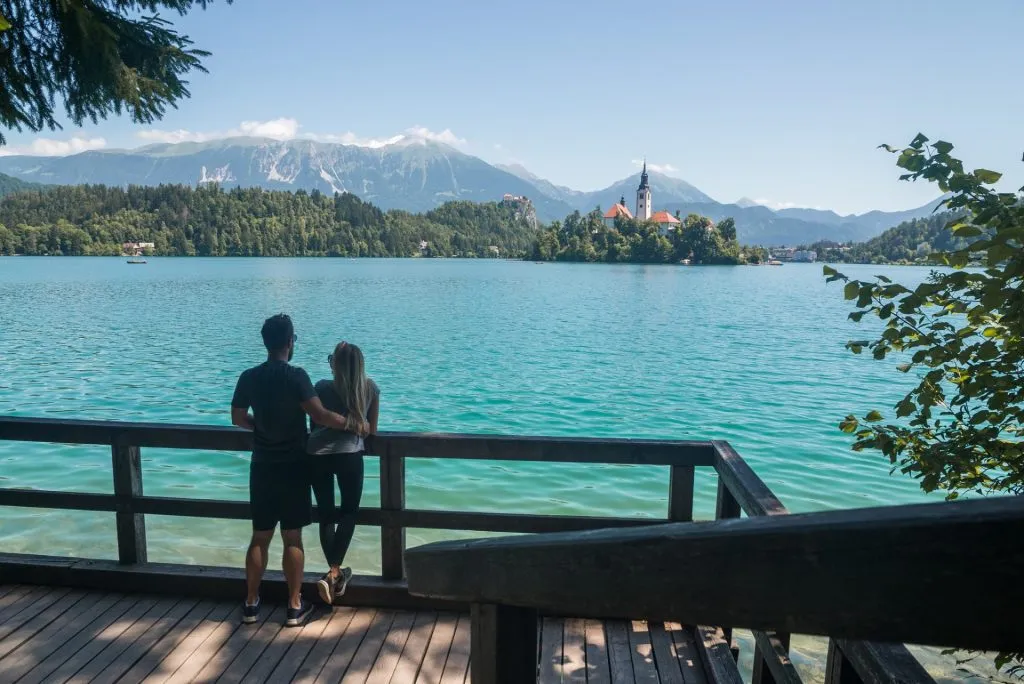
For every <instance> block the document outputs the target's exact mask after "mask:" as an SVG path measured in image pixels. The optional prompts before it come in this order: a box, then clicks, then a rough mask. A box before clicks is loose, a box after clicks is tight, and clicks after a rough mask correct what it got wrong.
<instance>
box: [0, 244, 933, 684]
mask: <svg viewBox="0 0 1024 684" xmlns="http://www.w3.org/2000/svg"><path fill="white" fill-rule="evenodd" d="M843 270H845V271H846V272H847V273H849V274H851V275H857V276H861V277H864V276H869V275H871V274H874V273H885V274H887V275H889V276H891V277H893V278H894V279H897V280H899V281H900V282H904V283H907V284H910V283H913V282H916V281H918V280H920V279H922V278H924V277H925V276H926V275H927V270H925V269H916V268H909V267H875V266H872V267H859V266H847V267H845V268H844V269H843ZM279 311H285V312H287V313H289V314H291V315H292V317H293V318H294V320H295V323H296V327H297V333H298V335H299V341H298V346H297V349H296V355H295V363H298V364H300V365H302V366H304V367H305V368H306V369H307V370H308V371H309V373H310V375H311V376H312V377H313V378H314V380H315V379H316V378H318V377H322V376H324V374H325V373H327V372H328V368H327V365H326V355H327V353H328V351H329V350H330V349H331V348H332V347H333V346H334V344H335V343H336V342H338V341H339V340H341V339H345V340H348V341H350V342H355V343H357V344H359V345H360V346H361V347H362V348H363V351H364V353H365V354H366V358H367V368H368V371H369V372H370V374H371V375H372V376H373V377H374V378H375V379H376V380H377V382H378V384H379V385H380V386H381V388H382V391H383V395H382V400H381V420H380V422H381V428H382V429H385V430H409V431H453V432H487V433H511V434H534V435H568V436H575V435H579V436H614V437H663V438H674V439H684V438H685V439H711V438H714V439H727V440H729V441H730V442H732V444H733V445H734V446H735V447H736V448H737V449H738V450H739V452H740V453H741V454H742V455H743V456H744V457H745V458H746V459H747V460H748V461H749V462H750V463H751V465H752V466H753V467H754V469H755V470H756V471H757V472H758V474H759V475H760V476H761V477H762V478H763V479H764V480H765V481H766V482H767V483H768V485H769V486H770V487H771V488H772V489H773V490H774V491H775V493H776V494H777V495H778V496H779V497H780V498H781V499H782V501H783V502H784V503H785V504H786V505H787V506H788V507H789V508H790V509H791V510H794V511H813V510H822V509H832V508H845V507H854V506H873V505H880V504H894V503H908V502H916V501H922V500H925V498H926V497H925V495H924V494H923V493H921V491H920V490H919V488H918V486H917V484H916V482H914V481H913V480H909V479H907V478H905V477H902V476H899V475H890V474H889V466H888V464H887V463H886V462H885V461H884V460H883V459H882V458H881V457H880V456H878V455H876V454H855V453H853V452H851V451H850V449H849V444H850V439H849V437H848V436H846V435H843V434H842V433H840V432H839V431H838V429H837V428H836V424H837V423H838V422H839V420H840V419H841V418H842V417H843V416H845V415H846V414H847V413H850V412H854V413H858V414H863V413H864V412H866V411H867V410H869V409H872V408H881V409H883V410H884V409H886V408H888V407H889V406H891V405H892V404H893V403H894V402H895V401H896V400H897V399H898V398H899V397H901V396H902V394H903V393H904V391H905V390H906V389H907V386H908V383H909V382H912V378H909V377H908V376H905V375H903V374H901V373H898V372H897V371H896V370H895V363H896V362H895V361H885V362H877V361H873V360H872V359H871V358H870V357H869V356H854V355H852V354H850V353H849V352H847V351H846V350H845V349H844V346H843V345H844V343H845V342H846V341H847V340H848V339H851V338H854V337H866V336H868V335H869V332H870V331H869V329H866V326H857V325H855V324H852V323H850V322H848V321H847V319H846V314H847V313H848V312H849V307H848V303H846V302H844V301H843V299H842V293H841V290H840V288H838V287H836V286H835V285H833V286H826V285H825V283H824V280H823V278H822V275H821V267H820V265H799V264H788V265H786V266H784V267H782V268H768V267H762V268H754V267H706V268H686V267H672V266H649V267H645V266H630V265H622V266H611V265H609V266H606V265H571V264H533V263H522V262H503V261H486V262H483V261H457V260H359V261H355V260H347V259H150V260H149V263H148V264H147V265H146V266H128V265H127V264H125V262H124V260H123V259H95V258H94V259H74V258H52V259H47V258H32V259H29V258H0V368H2V372H0V414H3V415H24V416H53V417H75V418H96V419H116V420H147V421H158V422H159V421H163V422H191V423H213V424H221V425H227V424H228V423H229V419H228V410H229V409H228V405H229V402H230V397H231V392H232V389H233V387H234V382H235V379H236V378H237V376H238V374H239V373H240V372H241V371H242V370H243V369H245V368H246V367H248V366H251V365H254V364H256V363H258V362H260V361H261V360H262V357H263V355H264V352H263V349H262V345H261V342H260V336H259V327H260V325H261V323H262V321H263V319H264V318H265V317H266V316H268V315H270V314H273V313H277V312H279ZM143 459H144V460H143V464H144V465H143V467H144V473H145V490H146V492H147V493H149V494H156V495H166V496H196V497H217V498H226V499H238V500H243V499H245V498H246V496H247V467H248V460H247V455H246V454H231V453H217V452H212V453H210V452H198V451H177V450H160V449H145V450H143ZM377 477H378V476H377V469H376V464H375V463H371V464H369V467H368V479H367V482H366V495H365V497H364V501H365V503H366V504H367V505H377V504H379V482H378V479H377ZM407 478H408V479H407V481H408V505H409V506H411V507H416V508H434V509H445V510H479V511H509V512H524V513H525V512H534V513H552V514H554V513H567V514H580V515H600V514H610V515H635V516H642V517H652V518H655V517H663V516H664V515H665V512H666V507H667V493H668V485H667V482H668V473H667V469H664V468H654V467H631V466H580V465H577V466H573V465H552V464H524V463H493V462H473V461H421V460H412V461H410V462H409V464H408V466H407ZM0 486H8V487H11V486H18V487H36V488H41V489H54V490H76V491H89V492H110V491H111V487H112V486H111V472H110V452H109V447H81V446H62V445H52V444H26V443H4V442H0ZM714 495H715V482H714V480H713V477H712V476H711V475H710V474H708V473H703V474H701V473H698V479H697V483H696V495H695V507H696V513H697V516H698V517H705V518H707V517H711V516H712V513H713V506H714ZM147 532H148V537H149V556H150V559H151V560H155V561H176V562H192V563H210V564H218V565H238V564H240V563H241V561H242V558H243V553H244V548H245V545H246V542H247V538H248V524H247V523H245V522H242V521H203V520H195V519H188V518H167V517H161V516H147ZM454 536H456V533H452V532H436V531H425V530H410V531H409V533H408V543H409V545H416V544H419V543H422V542H425V541H430V540H433V539H437V538H452V537H454ZM314 538H315V535H308V537H307V541H308V542H309V543H308V544H307V550H308V554H309V559H310V560H309V562H310V564H311V565H312V566H313V569H316V568H317V567H322V566H323V557H322V555H321V554H320V552H319V549H317V548H315V547H316V546H317V544H316V543H315V541H314ZM0 550H3V551H8V552H32V553H46V554H66V555H78V556H89V557H106V558H115V557H116V545H115V536H114V524H113V516H112V515H110V514H106V513H89V512H77V511H75V512H72V511H45V510H34V509H15V508H3V509H0ZM349 560H350V562H351V563H352V565H353V566H354V567H355V569H356V571H357V572H376V571H379V534H378V531H377V530H376V529H375V528H360V529H358V530H357V536H356V540H355V543H354V547H353V549H352V552H351V555H350V558H349ZM748 646H749V643H748ZM823 648H824V642H823V641H822V640H820V639H799V640H795V641H794V646H793V649H794V651H793V654H794V660H795V661H796V662H797V665H798V666H799V667H800V668H801V670H802V671H803V673H804V674H805V676H807V677H808V678H810V679H811V680H820V679H821V674H822V671H823V667H824V650H823ZM744 650H745V652H746V653H747V654H749V648H745V649H744ZM919 654H920V655H921V657H922V658H923V660H924V661H925V662H926V664H928V666H929V667H930V668H931V669H933V671H935V672H936V674H939V673H944V672H949V671H950V670H951V669H952V667H951V662H952V661H951V660H950V659H948V658H946V659H943V658H940V657H938V656H937V655H936V653H935V651H933V650H927V651H919ZM745 657H746V656H745Z"/></svg>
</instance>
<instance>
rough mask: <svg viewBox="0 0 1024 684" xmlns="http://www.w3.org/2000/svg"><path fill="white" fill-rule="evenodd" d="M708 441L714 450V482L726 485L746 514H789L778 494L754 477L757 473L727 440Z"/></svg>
mask: <svg viewBox="0 0 1024 684" xmlns="http://www.w3.org/2000/svg"><path fill="white" fill-rule="evenodd" d="M711 444H712V445H713V446H714V449H715V464H714V465H715V470H716V471H717V472H718V481H719V482H720V483H725V486H726V488H727V489H728V490H729V492H730V493H731V494H732V495H733V497H734V498H735V499H736V501H737V502H738V503H739V505H740V507H741V508H742V509H743V511H744V512H745V513H746V514H747V515H750V516H755V515H786V514H787V513H789V511H787V510H786V507H785V506H783V505H782V502H781V501H779V499H778V497H776V496H775V494H773V493H772V490H770V489H769V488H768V485H766V484H765V483H764V481H763V480H762V479H761V478H760V477H758V476H757V473H755V472H754V470H753V469H752V468H751V467H750V465H748V464H747V462H746V461H744V460H743V458H742V457H741V456H740V455H739V454H738V453H736V450H735V449H733V448H732V446H730V445H729V443H728V442H722V441H712V442H711ZM720 491H721V490H720ZM723 517H727V516H723ZM728 517H737V516H728Z"/></svg>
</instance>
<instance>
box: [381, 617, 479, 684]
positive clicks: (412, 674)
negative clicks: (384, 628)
mask: <svg viewBox="0 0 1024 684" xmlns="http://www.w3.org/2000/svg"><path fill="white" fill-rule="evenodd" d="M436 624H437V613H435V612H433V611H420V612H418V613H416V619H415V621H414V622H413V624H412V629H410V630H409V638H408V640H406V642H405V647H404V648H403V649H402V655H401V657H400V658H399V660H398V667H396V668H395V672H394V674H393V675H392V676H391V681H392V682H394V684H411V682H413V681H414V680H415V679H416V674H417V673H418V672H419V670H420V666H421V665H422V664H423V660H424V657H425V656H426V654H427V646H428V644H429V643H430V637H431V635H432V634H433V632H434V625H436ZM471 657H472V656H471Z"/></svg>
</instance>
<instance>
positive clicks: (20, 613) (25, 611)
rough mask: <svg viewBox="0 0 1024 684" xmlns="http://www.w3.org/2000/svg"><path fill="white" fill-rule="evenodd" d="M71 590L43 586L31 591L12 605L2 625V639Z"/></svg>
mask: <svg viewBox="0 0 1024 684" xmlns="http://www.w3.org/2000/svg"><path fill="white" fill-rule="evenodd" d="M70 591H71V590H70V589H68V588H67V587H56V588H49V587H43V588H41V589H40V591H37V592H31V593H29V594H27V595H26V596H25V597H23V598H22V599H21V600H20V601H18V602H16V603H14V604H13V605H12V606H11V607H10V613H9V616H8V617H7V618H6V619H5V620H4V622H3V624H2V625H0V639H3V638H6V637H7V635H9V634H11V633H12V632H14V631H15V630H16V629H19V628H20V627H21V626H22V625H24V624H26V623H27V622H29V621H30V620H32V619H33V618H34V617H36V616H37V615H39V614H40V613H43V612H44V611H46V610H47V609H48V608H49V607H50V606H52V605H54V604H57V605H58V606H59V605H60V602H61V601H63V600H64V597H65V596H66V595H67V594H68V593H69V592H70Z"/></svg>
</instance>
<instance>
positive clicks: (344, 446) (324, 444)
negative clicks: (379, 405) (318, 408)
mask: <svg viewBox="0 0 1024 684" xmlns="http://www.w3.org/2000/svg"><path fill="white" fill-rule="evenodd" d="M316 394H317V396H318V397H320V403H322V404H323V405H324V408H326V409H327V410H328V411H334V412H335V413H338V414H340V415H342V416H345V415H348V410H346V408H345V404H344V402H342V400H341V397H340V396H338V391H337V390H336V389H335V388H334V382H333V381H332V380H321V381H319V382H318V383H316ZM366 394H367V396H366V408H367V410H369V408H370V405H371V404H373V401H374V400H375V399H377V398H378V397H380V388H379V387H377V383H375V382H374V381H373V380H371V379H369V378H367V379H366ZM311 427H312V429H311V431H310V434H309V440H308V441H307V442H306V453H308V454H314V455H316V456H322V455H324V454H352V453H356V452H359V451H362V450H363V449H364V448H365V446H364V444H363V438H362V437H360V436H359V435H357V434H356V433H354V432H345V431H343V430H336V429H334V428H329V427H324V426H323V425H317V424H316V423H312V425H311Z"/></svg>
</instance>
